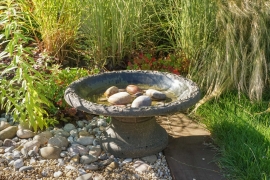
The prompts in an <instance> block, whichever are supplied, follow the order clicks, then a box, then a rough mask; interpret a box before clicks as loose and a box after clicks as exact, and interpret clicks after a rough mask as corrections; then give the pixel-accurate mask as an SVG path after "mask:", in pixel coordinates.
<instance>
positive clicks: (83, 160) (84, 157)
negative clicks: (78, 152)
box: [80, 155, 98, 164]
mask: <svg viewBox="0 0 270 180" xmlns="http://www.w3.org/2000/svg"><path fill="white" fill-rule="evenodd" d="M97 160H98V158H97V157H96V156H93V155H82V156H81V158H80V163H82V164H90V163H92V162H95V161H97Z"/></svg>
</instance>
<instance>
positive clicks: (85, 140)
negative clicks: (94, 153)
mask: <svg viewBox="0 0 270 180" xmlns="http://www.w3.org/2000/svg"><path fill="white" fill-rule="evenodd" d="M94 139H95V138H94V136H83V137H80V138H78V139H77V140H76V142H77V143H79V144H81V145H84V146H87V145H91V144H93V141H94Z"/></svg>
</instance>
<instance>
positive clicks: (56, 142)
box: [48, 136, 69, 148]
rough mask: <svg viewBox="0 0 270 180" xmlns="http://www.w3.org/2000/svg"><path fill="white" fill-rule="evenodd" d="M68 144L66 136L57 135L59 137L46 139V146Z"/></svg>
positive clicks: (65, 145)
mask: <svg viewBox="0 0 270 180" xmlns="http://www.w3.org/2000/svg"><path fill="white" fill-rule="evenodd" d="M68 144H69V142H68V140H67V138H65V137H63V136H59V137H51V138H50V139H49V141H48V146H51V147H52V146H57V147H60V148H62V147H65V148H66V147H67V146H68Z"/></svg>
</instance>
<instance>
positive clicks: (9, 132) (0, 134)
mask: <svg viewBox="0 0 270 180" xmlns="http://www.w3.org/2000/svg"><path fill="white" fill-rule="evenodd" d="M17 130H18V127H17V126H9V127H7V128H5V129H3V130H2V131H0V140H2V141H3V140H5V139H12V138H14V137H15V136H16V132H17Z"/></svg>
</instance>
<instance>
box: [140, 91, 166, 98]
mask: <svg viewBox="0 0 270 180" xmlns="http://www.w3.org/2000/svg"><path fill="white" fill-rule="evenodd" d="M145 94H146V95H147V96H150V97H151V98H153V99H156V100H164V99H166V94H164V93H162V92H160V91H158V90H155V89H148V90H146V92H145Z"/></svg>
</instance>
